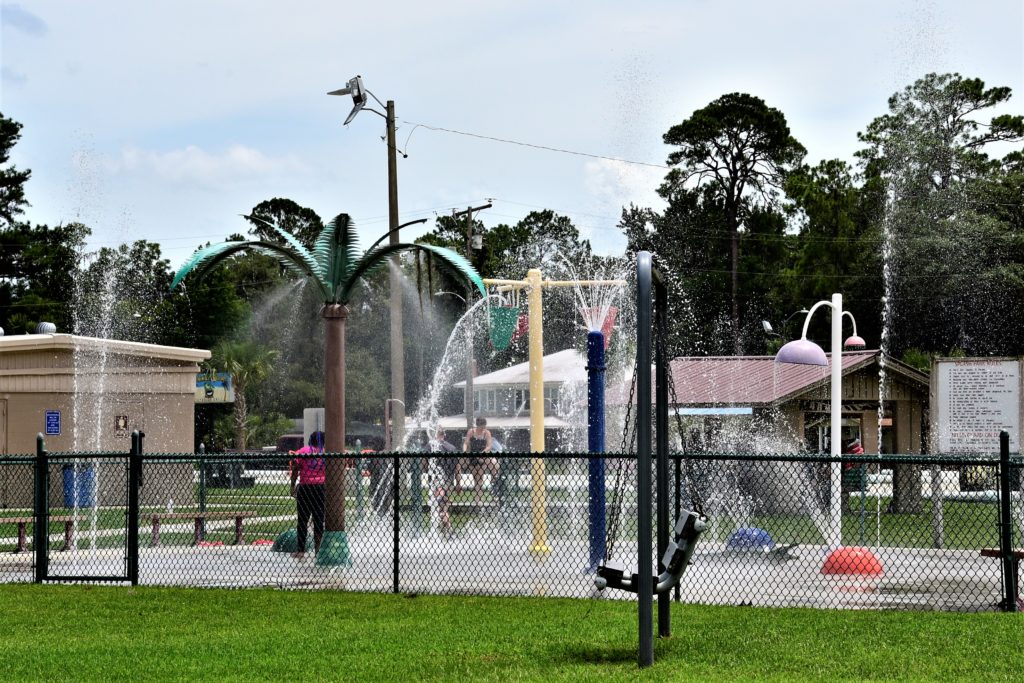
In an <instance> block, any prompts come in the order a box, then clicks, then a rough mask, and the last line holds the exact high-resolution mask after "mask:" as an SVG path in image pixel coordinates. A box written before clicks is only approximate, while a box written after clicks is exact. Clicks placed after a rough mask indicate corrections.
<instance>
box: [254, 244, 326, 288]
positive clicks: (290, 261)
mask: <svg viewBox="0 0 1024 683" xmlns="http://www.w3.org/2000/svg"><path fill="white" fill-rule="evenodd" d="M251 248H252V249H253V251H255V252H258V253H260V254H263V255H264V256H271V257H273V258H274V259H275V260H276V261H278V263H280V264H281V265H282V266H284V268H285V269H286V270H288V271H289V272H290V273H291V274H292V275H294V276H296V278H307V279H310V280H312V281H313V282H314V283H315V285H316V287H317V289H319V291H321V293H322V294H323V295H324V296H325V297H326V298H330V294H329V291H330V288H328V287H327V285H326V283H325V282H324V279H323V278H321V276H319V274H318V273H316V272H309V270H307V269H306V267H305V265H306V264H305V262H304V261H302V260H301V259H300V258H298V257H297V256H296V255H295V254H294V253H293V252H291V251H289V250H288V249H285V248H283V247H281V246H278V245H271V244H270V243H262V244H252V245H251Z"/></svg>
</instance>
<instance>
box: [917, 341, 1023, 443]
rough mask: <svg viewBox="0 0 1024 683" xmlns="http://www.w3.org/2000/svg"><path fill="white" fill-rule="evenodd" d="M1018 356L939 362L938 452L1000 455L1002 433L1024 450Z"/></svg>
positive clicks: (935, 373)
mask: <svg viewBox="0 0 1024 683" xmlns="http://www.w3.org/2000/svg"><path fill="white" fill-rule="evenodd" d="M1021 366H1022V360H1021V359H1018V358H937V359H935V363H934V364H933V365H932V397H931V398H932V432H933V434H934V435H935V447H936V449H937V450H938V452H939V453H951V454H972V453H998V452H999V432H1001V431H1003V430H1005V431H1007V432H1009V433H1010V451H1011V452H1019V451H1020V425H1021V421H1022V417H1024V415H1022V411H1024V404H1022V403H1021V397H1022V392H1021V375H1022V373H1021Z"/></svg>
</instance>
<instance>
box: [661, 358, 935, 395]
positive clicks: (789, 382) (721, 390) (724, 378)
mask: <svg viewBox="0 0 1024 683" xmlns="http://www.w3.org/2000/svg"><path fill="white" fill-rule="evenodd" d="M827 355H828V356H829V358H830V359H831V354H827ZM881 355H882V352H881V351H877V350H874V351H844V352H843V354H842V363H843V375H844V376H846V375H849V374H851V373H853V372H856V371H857V370H860V369H862V368H864V367H867V366H870V365H874V364H876V363H877V362H878V358H879V357H880V356H881ZM885 364H886V368H887V369H889V370H894V371H896V372H897V374H900V375H903V376H905V377H907V378H909V379H911V380H912V381H916V382H917V383H918V384H919V385H920V386H921V387H922V389H924V390H925V391H927V389H928V377H927V375H925V374H924V373H921V372H919V371H917V370H915V369H913V368H911V367H910V366H907V365H905V364H903V363H900V362H899V361H896V360H893V359H891V358H888V357H886V359H885ZM669 368H670V370H669V372H670V374H671V376H672V383H673V384H674V385H675V390H676V397H677V398H678V404H679V405H770V404H776V403H783V402H785V401H787V400H789V399H792V398H794V397H795V396H798V395H800V394H803V393H806V392H808V391H810V390H812V389H814V388H816V387H817V386H819V385H826V384H828V383H829V381H830V379H831V376H830V371H829V367H828V366H818V365H793V364H789V363H776V362H775V357H774V356H710V357H687V358H675V359H673V360H672V361H671V362H670V364H669Z"/></svg>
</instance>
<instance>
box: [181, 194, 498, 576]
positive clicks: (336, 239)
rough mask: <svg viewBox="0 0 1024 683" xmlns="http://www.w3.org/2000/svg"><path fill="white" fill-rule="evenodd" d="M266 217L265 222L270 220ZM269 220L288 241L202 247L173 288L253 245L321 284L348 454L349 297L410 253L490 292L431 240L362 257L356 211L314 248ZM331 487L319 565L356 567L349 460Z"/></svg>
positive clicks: (331, 466)
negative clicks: (348, 501) (348, 520)
mask: <svg viewBox="0 0 1024 683" xmlns="http://www.w3.org/2000/svg"><path fill="white" fill-rule="evenodd" d="M263 222H265V221H263ZM267 225H268V226H269V227H270V228H271V229H272V230H273V231H274V233H276V234H277V235H279V236H280V237H281V241H280V242H270V241H266V240H237V241H229V242H222V243H220V244H211V245H209V246H206V247H203V248H201V249H198V250H197V251H196V253H194V254H193V255H192V256H191V257H190V258H189V259H188V260H187V261H186V262H185V263H184V265H182V266H181V268H179V269H178V272H177V273H175V275H174V280H173V281H172V282H171V289H172V290H173V289H174V288H175V287H177V286H178V284H179V283H180V282H181V281H182V280H183V279H184V278H185V276H186V275H189V274H190V273H191V274H192V275H193V277H196V278H202V277H204V276H205V275H206V274H208V273H209V272H211V271H212V270H213V269H214V268H215V267H216V266H217V265H219V264H220V263H221V262H223V261H224V260H225V259H227V258H228V257H230V256H232V255H234V254H237V253H239V252H241V251H245V250H252V251H255V252H258V253H261V254H265V255H268V256H272V257H274V258H276V259H277V260H278V261H279V262H280V263H281V265H282V266H284V268H286V269H287V270H288V271H289V272H291V273H292V274H294V275H296V276H298V277H304V278H306V280H307V281H310V282H313V283H314V284H315V285H316V287H317V288H318V291H319V292H320V295H321V296H322V297H323V301H324V306H323V308H322V309H321V311H320V316H321V317H322V318H323V320H324V325H325V326H326V327H325V332H326V334H325V342H324V413H325V419H324V423H325V424H324V426H325V427H326V429H327V443H326V448H327V451H328V452H330V453H343V452H344V451H345V321H346V319H347V318H348V313H349V311H348V306H347V304H348V301H349V298H350V297H351V296H352V292H353V290H354V289H355V287H356V285H357V284H358V283H359V282H361V281H362V280H363V278H365V277H367V276H368V275H369V274H370V273H372V272H373V271H374V270H376V269H377V268H380V267H382V266H384V265H385V264H386V263H387V261H388V258H389V257H390V256H392V255H393V254H397V253H399V252H403V251H410V252H413V253H415V254H416V255H417V268H418V267H419V254H420V253H423V254H425V256H426V266H427V272H428V273H429V272H430V267H431V266H432V265H433V264H434V263H435V262H436V263H437V264H438V265H440V266H443V267H446V268H448V269H449V270H451V271H452V272H453V273H454V274H455V275H456V276H457V277H462V278H465V279H466V280H468V281H469V282H470V283H471V284H473V285H475V286H476V288H477V290H479V292H480V294H481V296H485V295H486V293H487V289H486V287H485V286H484V283H483V280H481V279H480V276H479V275H478V274H477V272H476V270H474V269H473V266H472V265H470V263H469V261H467V260H466V259H465V258H463V257H462V256H460V255H459V254H457V253H455V252H454V251H451V250H450V249H445V248H443V247H436V246H433V245H430V244H412V243H402V242H399V243H397V244H387V245H382V244H381V241H383V239H384V238H383V237H382V238H381V239H380V240H377V242H375V243H374V245H373V246H371V247H370V249H369V250H368V251H366V252H365V253H363V254H362V255H360V254H359V250H358V246H357V240H356V234H355V227H354V225H353V223H352V220H351V219H350V218H349V216H348V214H344V213H343V214H339V215H338V216H337V217H336V218H335V219H334V220H333V221H331V222H330V223H328V224H327V226H326V227H325V228H324V229H323V231H321V233H320V234H319V235H318V236H317V239H316V243H315V245H314V247H313V250H312V251H310V250H309V249H307V248H306V247H305V246H303V245H302V243H301V242H299V240H298V239H297V238H296V237H295V236H294V235H292V234H291V233H290V232H288V231H287V230H284V229H282V228H280V227H278V226H276V225H273V224H270V223H267ZM384 237H387V235H385V236H384ZM325 487H326V490H327V496H326V498H327V502H326V506H327V509H326V515H325V517H326V519H325V525H324V526H325V529H324V538H323V542H322V543H321V546H320V552H319V553H318V555H317V558H316V562H317V564H318V565H321V566H334V565H342V564H345V565H347V564H349V563H350V562H351V559H350V556H349V549H348V536H347V534H346V532H345V461H344V459H342V458H332V459H330V460H328V461H327V472H326V481H325Z"/></svg>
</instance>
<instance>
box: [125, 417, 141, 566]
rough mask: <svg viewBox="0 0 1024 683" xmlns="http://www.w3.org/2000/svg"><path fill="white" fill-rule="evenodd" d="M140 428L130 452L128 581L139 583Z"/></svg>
mask: <svg viewBox="0 0 1024 683" xmlns="http://www.w3.org/2000/svg"><path fill="white" fill-rule="evenodd" d="M143 436H144V435H143V433H142V432H140V431H139V430H137V429H136V430H135V431H133V432H132V448H131V451H130V452H129V453H128V557H127V560H128V562H127V564H128V571H127V574H128V581H130V582H131V584H132V585H133V586H137V585H139V488H140V487H141V486H142V438H143Z"/></svg>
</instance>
